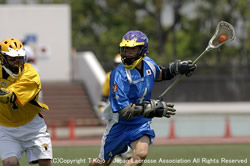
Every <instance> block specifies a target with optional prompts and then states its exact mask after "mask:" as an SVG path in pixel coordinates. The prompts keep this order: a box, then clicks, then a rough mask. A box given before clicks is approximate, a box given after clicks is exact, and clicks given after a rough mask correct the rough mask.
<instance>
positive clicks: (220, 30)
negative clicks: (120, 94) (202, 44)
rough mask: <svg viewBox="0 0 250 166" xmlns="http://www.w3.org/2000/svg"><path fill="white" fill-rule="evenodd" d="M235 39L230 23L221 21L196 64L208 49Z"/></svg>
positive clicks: (160, 97) (161, 96)
mask: <svg viewBox="0 0 250 166" xmlns="http://www.w3.org/2000/svg"><path fill="white" fill-rule="evenodd" d="M234 39H235V31H234V28H233V26H232V25H231V24H229V23H227V22H225V21H221V22H219V23H218V25H217V27H216V31H215V34H214V35H213V37H212V38H211V39H210V40H209V43H208V46H207V48H206V49H205V50H204V51H203V52H202V53H201V54H200V56H198V57H197V58H196V59H195V60H194V62H193V63H194V64H196V63H197V62H198V61H199V60H200V58H201V57H202V56H203V55H204V54H205V53H206V52H208V51H210V50H212V49H214V48H219V47H220V46H221V45H222V44H225V43H228V42H230V41H232V40H234ZM183 76H184V74H182V75H180V76H179V77H178V78H177V79H176V80H175V81H174V82H173V83H172V84H171V85H170V86H169V87H168V88H167V89H166V90H165V91H164V92H163V93H162V94H161V95H160V96H159V97H158V98H157V99H159V100H162V99H163V97H164V96H165V95H166V94H167V93H168V92H169V91H170V90H171V89H172V88H173V87H174V86H175V85H176V84H177V83H178V82H179V81H180V80H181V79H182V78H183Z"/></svg>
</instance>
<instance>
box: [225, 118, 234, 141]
mask: <svg viewBox="0 0 250 166" xmlns="http://www.w3.org/2000/svg"><path fill="white" fill-rule="evenodd" d="M230 137H232V134H231V126H230V119H229V116H227V117H226V120H225V135H224V138H230Z"/></svg>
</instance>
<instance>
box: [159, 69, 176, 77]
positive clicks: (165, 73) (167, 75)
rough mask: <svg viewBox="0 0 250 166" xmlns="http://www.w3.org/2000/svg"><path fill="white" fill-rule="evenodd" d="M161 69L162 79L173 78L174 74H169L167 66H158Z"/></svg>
mask: <svg viewBox="0 0 250 166" xmlns="http://www.w3.org/2000/svg"><path fill="white" fill-rule="evenodd" d="M160 68H161V71H162V80H171V79H172V78H174V76H175V75H174V74H171V72H170V69H169V67H163V66H160Z"/></svg>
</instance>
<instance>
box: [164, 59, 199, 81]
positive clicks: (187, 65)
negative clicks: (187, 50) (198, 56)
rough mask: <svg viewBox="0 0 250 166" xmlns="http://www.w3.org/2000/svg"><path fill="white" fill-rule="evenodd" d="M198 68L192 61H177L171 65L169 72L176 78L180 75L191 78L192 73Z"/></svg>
mask: <svg viewBox="0 0 250 166" xmlns="http://www.w3.org/2000/svg"><path fill="white" fill-rule="evenodd" d="M196 68H197V65H196V64H194V63H193V62H192V61H191V60H188V61H180V60H176V61H175V62H172V63H170V64H169V71H170V73H171V74H172V75H174V76H176V75H178V74H185V75H186V76H188V77H189V76H191V75H192V72H193V71H194V70H195V69H196Z"/></svg>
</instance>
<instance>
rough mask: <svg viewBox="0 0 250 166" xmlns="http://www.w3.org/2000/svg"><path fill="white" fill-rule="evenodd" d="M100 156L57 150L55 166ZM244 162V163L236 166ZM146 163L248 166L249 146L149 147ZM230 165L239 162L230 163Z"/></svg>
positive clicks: (92, 149)
mask: <svg viewBox="0 0 250 166" xmlns="http://www.w3.org/2000/svg"><path fill="white" fill-rule="evenodd" d="M98 153H99V146H86V147H54V149H53V154H54V159H53V161H54V166H70V165H74V166H77V165H88V163H89V159H93V158H95V157H97V155H98ZM222 160H223V161H222ZM241 160H242V162H243V163H237V162H240V161H241ZM67 162H68V163H67ZM69 162H71V163H69ZM146 162H147V163H145V164H143V165H154V166H158V165H159V166H163V165H168V166H184V165H185V166H205V165H209V166H241V165H242V166H249V165H250V145H249V144H233V145H161V146H157V145H153V146H151V147H150V151H149V155H148V157H147V159H146ZM173 162H174V163H173ZM229 162H236V163H231V164H230V163H229ZM245 162H247V163H245ZM20 164H21V166H25V165H28V164H27V160H26V157H25V156H24V157H23V158H22V159H21V162H20ZM111 165H112V166H121V165H124V164H119V163H117V162H116V163H113V164H111Z"/></svg>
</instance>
